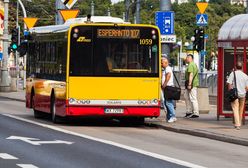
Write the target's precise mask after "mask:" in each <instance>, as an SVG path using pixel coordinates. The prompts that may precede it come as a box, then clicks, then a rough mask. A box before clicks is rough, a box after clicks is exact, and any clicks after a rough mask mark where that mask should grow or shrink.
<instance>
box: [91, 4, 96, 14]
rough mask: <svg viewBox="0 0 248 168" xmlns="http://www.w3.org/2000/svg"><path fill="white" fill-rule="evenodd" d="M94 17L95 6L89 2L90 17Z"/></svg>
mask: <svg viewBox="0 0 248 168" xmlns="http://www.w3.org/2000/svg"><path fill="white" fill-rule="evenodd" d="M94 15H95V4H94V2H93V1H91V16H94Z"/></svg>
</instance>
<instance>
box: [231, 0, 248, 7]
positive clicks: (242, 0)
mask: <svg viewBox="0 0 248 168" xmlns="http://www.w3.org/2000/svg"><path fill="white" fill-rule="evenodd" d="M247 1H248V0H230V3H231V4H232V5H233V4H239V5H243V6H244V7H247Z"/></svg>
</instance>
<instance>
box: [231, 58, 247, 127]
mask: <svg viewBox="0 0 248 168" xmlns="http://www.w3.org/2000/svg"><path fill="white" fill-rule="evenodd" d="M236 69H237V70H236V71H233V72H232V73H231V74H230V76H229V77H228V79H227V84H228V90H231V89H233V88H236V89H237V92H238V98H237V99H235V100H231V106H232V110H233V116H234V127H235V128H236V129H237V130H239V129H240V126H241V123H242V117H243V111H244V105H245V96H246V91H247V90H248V76H247V75H246V74H245V73H244V72H243V71H242V63H241V62H237V65H236Z"/></svg>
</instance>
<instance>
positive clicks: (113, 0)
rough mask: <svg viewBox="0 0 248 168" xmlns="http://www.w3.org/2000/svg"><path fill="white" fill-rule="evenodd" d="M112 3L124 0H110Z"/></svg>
mask: <svg viewBox="0 0 248 168" xmlns="http://www.w3.org/2000/svg"><path fill="white" fill-rule="evenodd" d="M111 1H112V3H116V2H119V1H124V0H111Z"/></svg>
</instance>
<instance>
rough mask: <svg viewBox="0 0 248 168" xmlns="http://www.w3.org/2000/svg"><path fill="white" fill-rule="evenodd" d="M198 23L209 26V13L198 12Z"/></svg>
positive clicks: (198, 24)
mask: <svg viewBox="0 0 248 168" xmlns="http://www.w3.org/2000/svg"><path fill="white" fill-rule="evenodd" d="M196 25H197V26H207V25H208V15H207V14H197V15H196Z"/></svg>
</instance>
